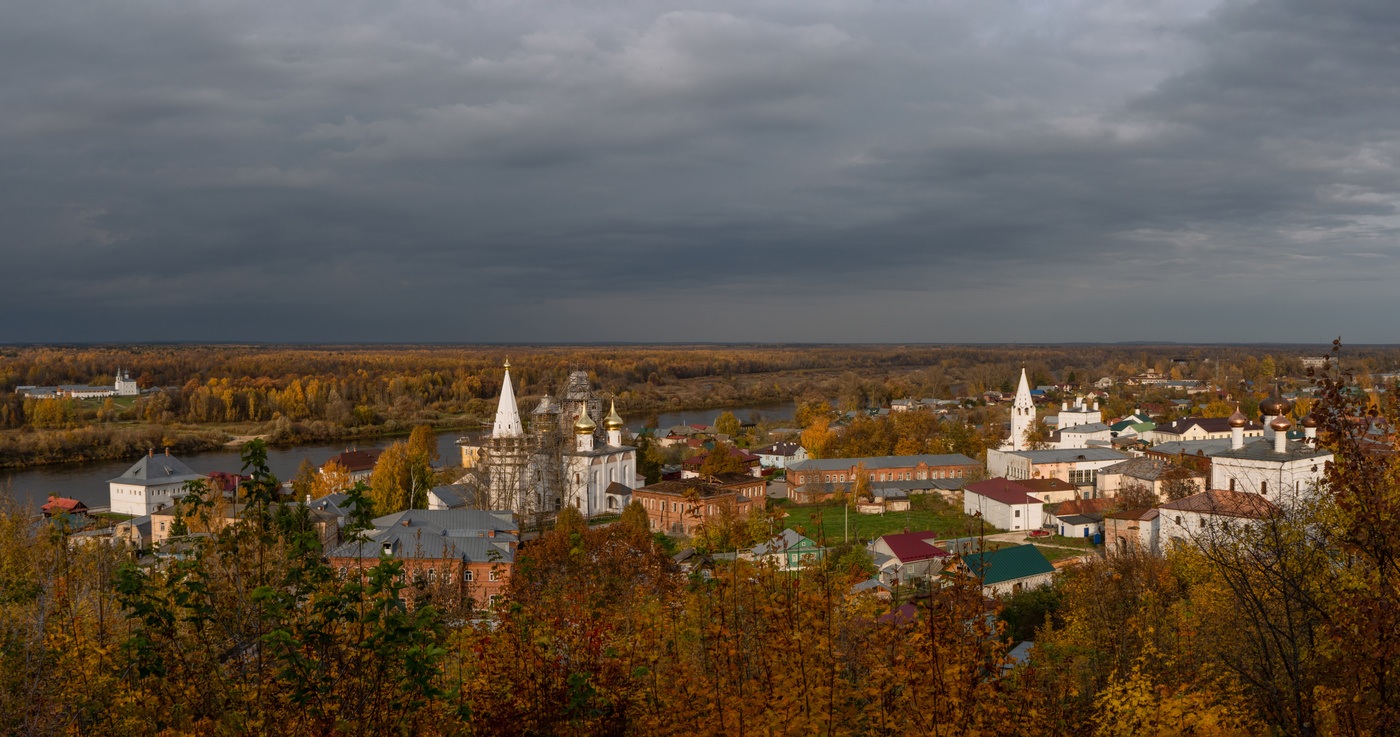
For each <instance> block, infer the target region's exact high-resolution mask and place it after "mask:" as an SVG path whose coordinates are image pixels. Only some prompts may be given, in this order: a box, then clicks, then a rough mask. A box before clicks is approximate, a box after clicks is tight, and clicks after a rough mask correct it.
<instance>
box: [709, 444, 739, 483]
mask: <svg viewBox="0 0 1400 737" xmlns="http://www.w3.org/2000/svg"><path fill="white" fill-rule="evenodd" d="M741 452H742V451H740V450H739V449H738V448H735V447H734V446H732V445H722V444H721V445H716V446H715V447H714V448H713V449H711V450H710V452H709V453H706V454H705V461H704V463H702V464H700V475H701V476H714V475H717V474H721V473H743V472H745V471H747V470H748V469H747V467H745V465H744V459H743V458H742V457H741V456H740V455H739V454H740V453H741Z"/></svg>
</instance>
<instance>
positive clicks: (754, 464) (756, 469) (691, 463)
mask: <svg viewBox="0 0 1400 737" xmlns="http://www.w3.org/2000/svg"><path fill="white" fill-rule="evenodd" d="M707 455H708V453H701V454H700V455H698V456H693V457H691V458H687V459H685V460H683V461H681V478H683V479H693V478H697V477H699V476H700V468H701V467H702V466H704V465H705V458H706V456H707ZM729 455H731V456H733V457H735V458H737V459H738V460H739V462H740V463H741V464H742V465H743V467H744V472H745V473H747V474H749V475H750V476H761V475H762V474H763V469H762V468H761V467H760V466H759V462H760V461H759V457H758V456H756V455H753V454H752V453H749V452H748V451H746V450H744V449H743V448H740V447H738V446H734V445H731V446H729Z"/></svg>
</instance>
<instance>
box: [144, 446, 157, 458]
mask: <svg viewBox="0 0 1400 737" xmlns="http://www.w3.org/2000/svg"><path fill="white" fill-rule="evenodd" d="M146 455H147V456H149V457H151V458H155V457H156V449H155V448H151V449H150V450H148V451H146Z"/></svg>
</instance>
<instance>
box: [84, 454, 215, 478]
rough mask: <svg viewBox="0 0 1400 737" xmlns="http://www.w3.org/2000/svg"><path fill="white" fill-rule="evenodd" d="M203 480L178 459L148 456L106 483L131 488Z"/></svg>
mask: <svg viewBox="0 0 1400 737" xmlns="http://www.w3.org/2000/svg"><path fill="white" fill-rule="evenodd" d="M202 478H204V475H203V474H198V473H195V472H194V471H193V470H192V469H191V468H190V467H189V466H186V465H185V464H184V463H183V462H182V461H181V460H180V459H179V458H176V457H175V456H168V455H148V456H146V457H144V458H142V459H141V460H139V461H137V462H136V465H134V466H132V467H131V468H128V469H127V470H126V473H124V474H122V475H120V476H118V477H116V478H114V479H111V480H110V481H108V483H114V484H130V485H132V486H161V485H163V484H179V483H184V482H186V481H194V480H195V479H202Z"/></svg>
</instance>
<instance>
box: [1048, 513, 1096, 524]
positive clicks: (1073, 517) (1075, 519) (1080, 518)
mask: <svg viewBox="0 0 1400 737" xmlns="http://www.w3.org/2000/svg"><path fill="white" fill-rule="evenodd" d="M1102 517H1103V515H1098V516H1095V517H1090V516H1089V515H1087V514H1070V515H1066V516H1064V517H1058V518H1057V519H1059V520H1060V521H1061V522H1063V523H1065V524H1067V525H1088V524H1093V523H1095V522H1102V521H1103V519H1102Z"/></svg>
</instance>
